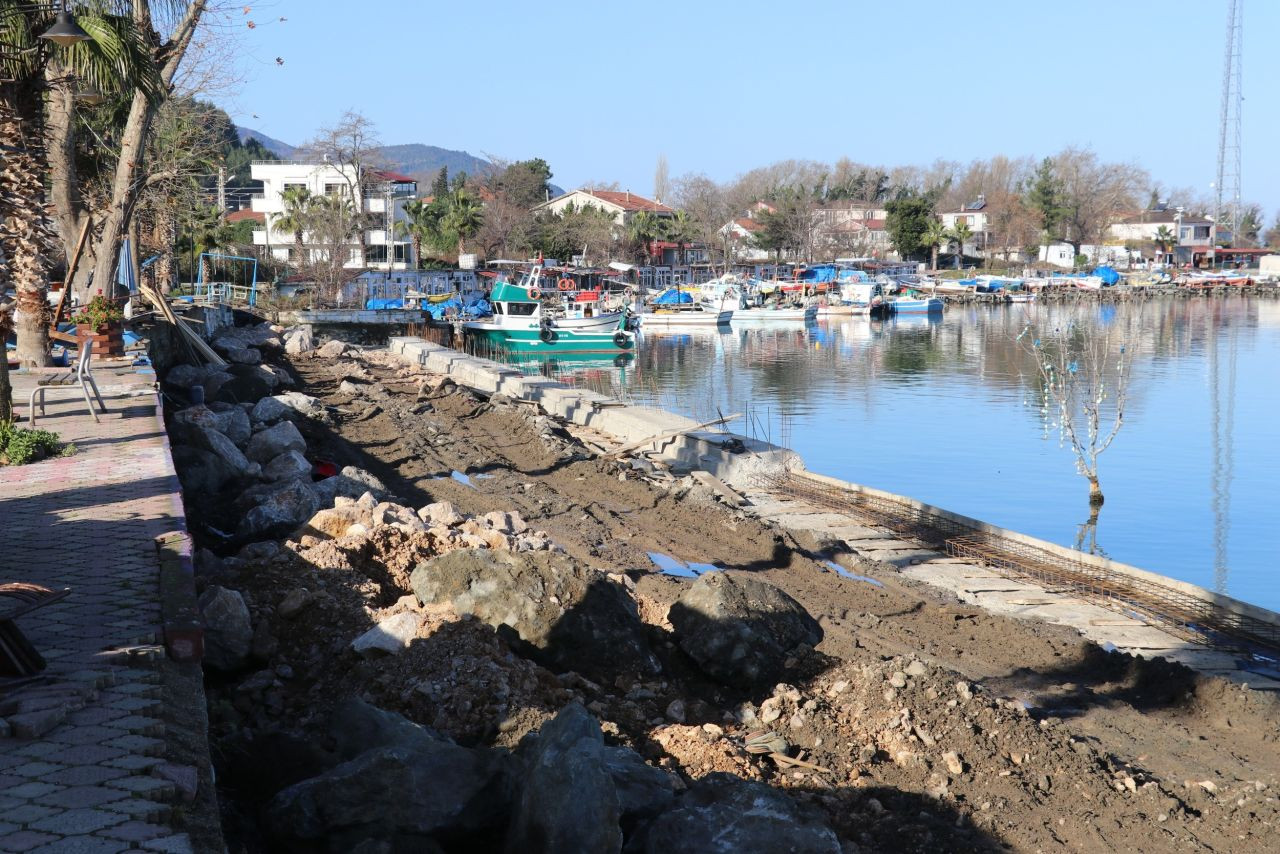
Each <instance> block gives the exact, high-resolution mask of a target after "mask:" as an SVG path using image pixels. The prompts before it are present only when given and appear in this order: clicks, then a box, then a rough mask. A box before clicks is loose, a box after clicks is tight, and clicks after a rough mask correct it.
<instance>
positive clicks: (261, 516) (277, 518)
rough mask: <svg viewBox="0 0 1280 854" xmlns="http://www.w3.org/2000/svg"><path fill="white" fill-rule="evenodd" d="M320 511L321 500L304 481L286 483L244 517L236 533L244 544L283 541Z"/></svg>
mask: <svg viewBox="0 0 1280 854" xmlns="http://www.w3.org/2000/svg"><path fill="white" fill-rule="evenodd" d="M319 509H320V498H319V496H317V495H316V491H315V490H314V489H312V488H311V484H309V483H307V482H306V481H304V480H291V481H285V482H284V484H283V486H282V487H281V488H279V489H277V490H275V491H274V492H271V493H270V494H268V495H267V496H266V498H265V499H264V500H263V501H262V502H261V503H260V504H258V505H257V506H256V507H254V508H253V509H252V510H250V511H249V512H248V513H246V514H245V516H244V518H243V519H242V520H240V526H239V527H238V528H237V529H236V536H237V537H239V538H240V539H241V540H242V541H245V542H251V541H254V540H265V539H269V538H271V537H283V536H285V535H287V534H288V533H289V532H291V531H293V530H294V529H295V528H297V527H298V526H299V525H301V524H302V523H303V522H305V521H307V520H308V519H310V518H311V517H312V516H314V515H315V513H316V511H317V510H319Z"/></svg>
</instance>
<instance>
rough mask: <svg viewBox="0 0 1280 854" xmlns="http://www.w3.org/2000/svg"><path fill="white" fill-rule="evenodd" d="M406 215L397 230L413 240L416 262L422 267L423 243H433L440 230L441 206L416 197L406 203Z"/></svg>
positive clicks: (397, 224) (397, 225)
mask: <svg viewBox="0 0 1280 854" xmlns="http://www.w3.org/2000/svg"><path fill="white" fill-rule="evenodd" d="M404 217H405V218H404V221H403V222H398V223H396V230H397V231H399V232H400V233H401V234H407V235H408V236H409V239H410V240H411V241H412V242H413V257H414V259H415V264H416V265H417V267H418V268H419V269H421V267H422V245H423V243H427V244H428V245H433V243H434V242H435V237H436V235H437V234H438V233H439V230H440V207H438V206H435V205H432V204H428V203H427V202H423V201H419V200H417V199H415V200H413V201H410V202H405V203H404Z"/></svg>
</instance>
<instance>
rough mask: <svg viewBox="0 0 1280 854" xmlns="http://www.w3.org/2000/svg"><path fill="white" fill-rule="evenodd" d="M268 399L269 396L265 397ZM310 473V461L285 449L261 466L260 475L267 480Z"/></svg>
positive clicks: (297, 453)
mask: <svg viewBox="0 0 1280 854" xmlns="http://www.w3.org/2000/svg"><path fill="white" fill-rule="evenodd" d="M267 399H268V400H270V398H267ZM310 474H311V463H309V462H307V458H306V457H304V456H303V455H302V454H300V453H299V452H297V451H285V452H284V453H283V454H281V455H280V456H278V457H276V458H274V459H273V460H272V461H271V462H269V463H267V464H266V465H265V466H263V467H262V476H263V478H265V479H266V480H269V481H277V480H287V479H288V478H291V477H303V476H305V475H310Z"/></svg>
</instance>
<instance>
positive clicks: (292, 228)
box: [268, 186, 311, 265]
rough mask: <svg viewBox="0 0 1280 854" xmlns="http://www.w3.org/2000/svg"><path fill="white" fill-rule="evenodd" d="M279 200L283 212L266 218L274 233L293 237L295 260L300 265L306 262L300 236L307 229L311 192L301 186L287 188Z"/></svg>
mask: <svg viewBox="0 0 1280 854" xmlns="http://www.w3.org/2000/svg"><path fill="white" fill-rule="evenodd" d="M280 200H281V202H282V203H283V205H284V211H283V212H281V213H278V214H268V216H269V217H270V218H271V224H272V226H273V227H274V228H275V229H276V231H283V232H284V233H285V234H292V235H293V243H294V248H295V254H296V255H297V258H296V259H295V260H296V262H297V263H298V264H299V265H301V264H303V263H305V261H306V258H305V256H304V254H303V248H302V235H303V233H304V232H305V231H306V230H307V228H308V227H309V222H308V217H307V212H308V208H309V207H310V206H311V191H310V190H308V189H307V188H306V187H302V186H295V187H289V188H287V189H286V190H285V191H284V192H283V193H281V194H280Z"/></svg>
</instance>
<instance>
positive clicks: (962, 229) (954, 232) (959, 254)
mask: <svg viewBox="0 0 1280 854" xmlns="http://www.w3.org/2000/svg"><path fill="white" fill-rule="evenodd" d="M972 238H973V229H971V228H969V224H968V223H966V222H964V221H962V220H956V224H955V225H953V226H951V230H950V231H949V232H947V239H948V240H950V241H951V242H952V243H955V244H957V248H956V269H957V270H959V269H960V264H961V261H962V260H963V259H964V245H965V243H967V242H968V241H969V240H970V239H972Z"/></svg>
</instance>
